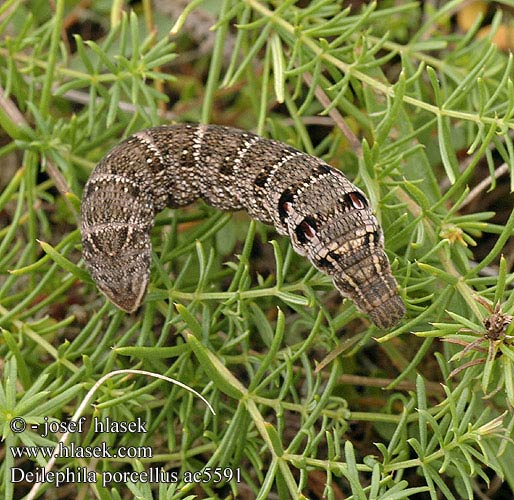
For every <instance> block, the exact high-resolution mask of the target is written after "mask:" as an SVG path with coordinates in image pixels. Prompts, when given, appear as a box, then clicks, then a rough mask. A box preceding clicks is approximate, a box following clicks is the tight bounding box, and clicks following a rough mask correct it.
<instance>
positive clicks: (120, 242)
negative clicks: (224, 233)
mask: <svg viewBox="0 0 514 500" xmlns="http://www.w3.org/2000/svg"><path fill="white" fill-rule="evenodd" d="M198 198H202V199H204V200H205V201H206V202H207V203H208V204H210V205H212V206H214V207H217V208H219V209H221V210H239V209H245V210H246V211H247V212H248V213H249V214H250V216H252V217H253V218H255V219H257V220H259V221H261V222H264V223H266V224H273V225H274V226H275V228H276V229H277V231H278V232H279V233H280V234H284V235H288V236H289V237H290V238H291V242H292V245H293V248H294V249H295V251H296V252H298V253H299V254H301V255H306V256H307V257H308V259H309V260H310V261H311V262H312V264H314V266H316V267H317V268H318V269H319V270H321V271H322V272H324V273H326V274H328V275H329V276H331V277H332V278H333V281H334V284H335V286H336V287H337V288H338V290H339V291H340V292H341V294H342V295H343V296H345V297H348V298H350V299H351V300H352V301H353V302H354V303H355V305H356V306H357V308H358V309H359V310H361V311H362V312H365V313H367V314H369V316H370V317H371V319H372V320H373V322H374V323H375V324H376V325H377V326H379V327H381V328H389V327H391V326H393V325H395V324H396V323H397V322H398V321H399V320H400V318H401V317H402V316H403V314H404V312H405V306H404V304H403V302H402V300H401V299H400V297H399V296H398V292H397V284H396V281H395V279H394V278H393V276H392V274H391V269H390V266H389V261H388V259H387V256H386V254H385V253H384V246H383V236H382V230H381V229H380V226H379V224H378V222H377V220H376V218H375V217H374V215H373V214H372V212H371V209H370V207H369V203H368V200H367V199H366V196H365V195H364V193H363V192H362V191H361V190H360V189H358V188H357V187H355V186H354V185H353V184H352V183H351V182H350V181H349V180H348V179H347V178H346V177H345V176H344V175H343V174H342V173H341V172H339V171H338V170H336V169H335V168H332V167H330V166H329V165H327V164H326V163H325V162H323V161H322V160H320V159H318V158H315V157H313V156H310V155H307V154H305V153H302V152H300V151H298V150H296V149H294V148H292V147H290V146H288V145H286V144H284V143H281V142H277V141H273V140H268V139H264V138H262V137H259V136H257V135H255V134H252V133H250V132H245V131H242V130H238V129H235V128H229V127H222V126H217V125H173V126H162V127H154V128H149V129H147V130H143V131H141V132H138V133H136V134H134V135H132V136H131V137H129V138H128V139H127V140H125V141H123V142H122V143H120V144H118V145H117V146H115V147H114V148H113V149H112V150H111V151H110V152H109V153H108V154H107V155H106V156H105V157H104V158H103V159H102V160H101V161H100V163H99V164H98V165H97V167H96V168H95V170H94V171H93V173H92V174H91V177H90V179H89V181H88V182H87V184H86V186H85V189H84V195H83V198H82V226H81V231H82V248H83V250H82V252H83V256H84V260H85V262H86V265H87V267H88V269H89V271H90V273H91V275H92V277H93V279H94V280H95V281H96V283H97V285H98V288H99V289H100V290H101V291H102V292H103V293H104V294H105V295H106V296H107V297H108V299H109V300H111V301H112V302H113V303H114V304H115V305H116V306H118V307H119V308H120V309H123V310H125V311H127V312H132V311H135V310H136V309H137V308H138V307H139V306H140V305H141V302H142V300H143V298H144V295H145V292H146V288H147V284H148V281H149V273H150V261H151V242H150V230H151V228H152V226H153V221H154V216H155V214H156V213H157V212H159V211H160V210H162V209H163V208H165V207H166V206H168V207H180V206H183V205H188V204H189V203H192V202H193V201H195V200H196V199H198Z"/></svg>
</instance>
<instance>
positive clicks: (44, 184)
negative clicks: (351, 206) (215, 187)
mask: <svg viewBox="0 0 514 500" xmlns="http://www.w3.org/2000/svg"><path fill="white" fill-rule="evenodd" d="M464 3H465V2H463V1H460V0H454V1H452V2H446V3H445V2H442V5H443V7H442V8H441V9H439V10H434V8H433V6H432V3H430V2H425V3H424V5H425V7H421V5H420V3H417V2H378V3H377V2H371V3H369V4H364V5H362V7H360V8H355V7H354V8H350V7H348V8H344V7H343V6H342V5H341V4H342V2H339V1H337V0H315V1H312V2H295V1H294V0H287V1H283V2H272V1H265V0H223V1H221V2H219V3H218V2H209V1H206V2H205V5H203V3H202V2H196V1H193V2H190V4H189V6H188V7H187V9H185V10H184V11H183V14H182V15H181V16H179V17H178V18H177V16H178V14H176V16H175V18H173V16H171V17H170V16H168V15H165V14H163V13H159V12H154V11H153V8H154V7H152V4H151V2H147V1H143V2H142V6H141V11H137V12H136V13H134V12H131V13H123V14H121V13H120V12H119V8H120V6H119V4H120V2H113V3H112V5H111V4H110V3H108V2H92V4H93V5H92V7H91V8H90V9H89V10H88V14H89V15H88V19H89V20H92V21H93V26H94V29H93V30H92V35H94V36H92V35H91V36H90V37H89V38H92V39H88V38H87V37H86V36H84V35H81V34H78V33H75V34H73V36H72V29H71V28H70V20H71V19H73V17H74V16H75V15H79V16H80V15H81V14H80V13H82V15H83V11H80V10H77V11H76V10H75V6H74V3H72V2H70V3H69V4H68V3H67V2H64V1H63V0H56V2H55V11H51V10H50V8H49V3H48V2H38V1H36V0H33V1H29V2H22V1H21V0H7V1H5V2H4V3H3V4H2V5H1V6H0V84H1V87H2V89H3V92H2V95H0V127H1V129H2V134H1V139H2V140H1V142H0V158H1V159H2V163H3V165H5V171H6V173H7V176H4V177H1V178H0V186H1V189H2V191H1V193H0V210H1V212H0V217H1V219H0V220H1V221H2V227H0V273H1V275H0V313H1V314H0V330H1V333H2V337H1V341H0V353H1V355H2V359H3V362H2V366H1V369H2V374H3V376H2V382H1V384H0V426H1V429H2V438H3V440H4V444H5V447H4V451H3V452H2V453H3V457H4V459H3V461H2V464H1V465H0V477H1V484H0V493H1V495H2V497H3V498H6V499H8V500H10V499H13V498H21V496H23V495H25V494H26V493H28V490H27V489H26V488H27V485H26V484H22V483H13V482H12V481H11V480H10V473H11V472H10V469H11V468H12V467H13V466H17V467H23V468H24V469H25V470H34V468H35V466H36V465H37V466H39V467H45V466H47V467H48V468H51V469H52V470H54V471H55V470H61V471H62V470H66V469H69V470H71V471H76V470H77V469H78V468H79V467H86V466H88V467H89V468H90V469H91V470H94V471H95V472H96V479H97V482H96V483H94V484H92V485H91V484H84V483H82V484H80V483H77V484H76V485H75V486H74V487H73V488H74V489H72V490H70V491H73V492H72V493H70V495H71V496H76V497H77V498H79V497H84V498H86V497H87V498H102V499H113V500H114V499H118V498H121V497H123V498H128V497H129V496H130V495H132V496H133V497H134V498H145V499H151V498H159V499H161V498H162V499H179V498H180V499H186V498H207V497H209V498H236V497H242V496H243V495H245V494H246V495H254V496H255V497H256V498H259V499H264V498H271V497H275V498H284V499H286V498H307V497H309V498H321V497H323V498H329V499H332V498H342V497H343V496H344V497H345V498H352V499H353V498H355V499H376V500H378V499H384V500H385V499H402V498H430V499H436V498H446V499H456V498H474V496H475V495H477V494H478V493H477V492H478V491H480V490H481V491H482V492H485V491H487V489H488V488H489V487H491V485H492V484H493V482H494V481H492V480H493V478H500V479H502V480H504V484H503V486H502V488H503V489H504V491H506V492H507V493H506V495H505V497H508V496H509V493H508V492H509V491H510V492H512V489H514V467H513V465H514V464H513V463H512V462H513V460H512V457H513V456H514V447H513V444H512V431H513V428H514V419H513V418H512V405H513V404H514V382H513V380H514V379H513V371H514V350H513V349H512V346H511V337H512V335H514V333H513V329H514V328H513V327H512V324H511V325H510V326H508V324H509V318H510V320H512V314H514V313H513V312H512V311H513V310H514V293H513V282H514V274H513V273H512V265H513V260H512V235H513V233H514V215H513V212H512V196H511V195H510V192H511V191H512V189H513V188H514V175H513V173H514V148H513V144H512V136H513V131H514V119H513V114H514V90H513V83H512V57H511V56H510V55H506V54H505V53H503V52H502V51H501V50H499V49H498V48H497V47H495V46H494V45H493V44H492V43H491V38H492V36H494V32H495V30H498V29H500V28H501V27H502V26H503V24H504V23H506V21H504V20H503V18H502V9H501V8H500V7H501V5H502V3H505V4H507V3H509V2H496V4H497V5H498V6H500V7H496V8H495V14H494V16H492V19H491V27H492V31H491V34H490V35H489V36H488V37H485V38H482V37H479V36H478V35H477V31H478V29H479V27H480V22H481V19H478V20H477V21H476V22H475V23H474V24H473V26H472V27H471V28H469V29H468V30H467V31H466V30H459V29H454V28H452V23H451V22H450V20H451V19H452V18H451V16H453V15H454V14H455V13H456V12H457V11H460V10H461V9H462V8H463V4H464ZM50 5H53V4H50ZM423 8H424V9H425V11H423ZM77 13H78V14H77ZM108 14H110V20H109V16H108ZM209 16H211V17H212V19H210V17H209ZM205 19H207V20H208V22H207V24H206V27H205V30H204V31H203V35H202V36H203V38H201V39H195V37H194V36H193V35H192V34H191V33H193V30H191V29H188V22H190V23H192V25H194V24H195V23H196V24H198V23H200V22H205ZM79 20H80V22H79V25H80V24H81V23H84V22H85V19H84V18H82V19H80V17H79ZM211 25H214V28H215V29H214V30H212V31H209V27H210V26H211ZM170 30H172V35H170V36H168V32H170ZM197 31H198V30H197ZM63 33H67V34H68V35H69V36H68V38H67V39H66V40H64V39H63ZM188 33H189V34H188ZM93 38H94V39H93ZM227 47H229V48H230V50H227ZM166 109H170V110H171V114H168V115H165V112H166ZM170 118H175V119H179V120H181V121H187V120H189V121H199V120H201V121H204V122H207V121H209V122H213V123H226V124H230V125H234V126H238V127H240V128H247V129H253V130H256V131H257V132H259V133H260V134H263V135H266V136H269V137H273V138H275V139H278V140H282V141H286V142H288V143H290V144H292V145H293V146H296V147H298V148H300V149H302V150H304V151H306V152H308V153H312V154H316V155H318V156H321V157H323V158H324V159H326V160H327V161H328V162H330V163H331V164H333V165H334V166H336V167H339V168H341V169H342V170H344V172H345V173H347V174H348V176H349V177H350V178H352V179H354V180H355V182H356V183H357V184H358V185H360V186H362V187H363V189H365V190H366V192H367V193H368V194H369V195H370V198H371V200H372V204H373V206H374V207H375V210H376V212H377V215H378V217H379V218H380V220H381V222H382V225H383V228H384V233H385V241H386V249H387V251H388V253H389V256H390V258H391V261H392V267H393V270H394V274H395V276H396V277H397V279H398V282H399V284H400V288H401V293H402V296H403V298H404V299H405V302H406V304H407V305H408V316H407V317H406V318H405V320H404V321H403V322H402V323H401V324H400V325H399V326H398V327H396V328H395V329H394V330H393V331H390V332H388V333H384V332H381V331H379V330H377V329H376V327H374V326H373V325H371V324H370V323H369V321H368V320H367V319H366V318H364V317H363V316H362V315H361V314H360V313H358V312H357V311H356V309H355V308H354V306H353V305H352V304H351V303H349V302H348V301H344V302H342V303H341V302H340V301H339V300H338V295H337V294H336V293H335V292H334V291H333V288H332V286H331V284H330V281H329V280H328V278H326V277H325V276H323V275H321V274H320V273H318V272H316V271H315V270H313V269H312V268H311V266H310V265H309V264H308V263H307V262H305V261H304V260H303V259H302V258H301V257H299V256H297V255H296V254H294V252H293V251H292V250H291V247H290V245H289V243H288V242H287V241H286V240H285V239H283V238H279V237H278V236H277V235H276V234H275V233H273V231H272V229H271V228H269V227H265V226H263V225H262V224H259V223H256V222H254V221H250V220H249V219H248V218H247V217H246V216H244V215H242V214H233V215H230V214H221V213H219V212H217V211H216V210H214V209H211V208H209V207H206V206H205V205H204V204H202V203H201V202H199V203H197V204H195V205H194V206H192V207H188V208H186V209H183V210H177V211H164V212H163V213H161V214H159V215H158V217H157V222H156V227H155V229H154V233H153V243H154V251H155V254H154V259H153V267H152V282H151V285H150V288H149V293H148V295H147V297H146V300H145V304H144V306H143V308H142V309H141V310H140V311H139V312H138V313H137V314H135V315H132V316H129V315H126V314H124V313H122V312H121V311H118V310H117V309H116V308H115V307H114V306H112V305H110V304H109V303H107V302H106V300H105V298H104V297H103V296H101V295H100V294H99V292H98V291H97V290H96V289H95V287H94V285H93V283H92V282H91V280H90V278H89V276H88V274H87V272H86V271H85V270H84V266H83V264H82V261H81V260H80V235H79V232H78V230H77V217H78V215H77V214H78V205H79V201H78V200H79V199H80V196H81V189H82V186H83V185H84V183H85V181H86V179H87V177H88V175H89V173H90V171H91V169H92V168H93V166H94V164H95V163H96V162H97V161H98V160H99V159H100V158H101V157H102V156H103V155H104V154H105V153H106V152H107V150H108V149H109V147H111V146H112V145H114V144H115V143H117V142H118V141H119V140H120V139H121V138H122V137H126V136H127V135H129V134H130V133H132V132H134V131H136V130H139V129H142V128H145V127H148V126H151V125H157V124H159V123H164V122H167V121H169V119H170ZM357 137H358V138H359V139H358V140H357ZM9 165H13V166H12V167H9ZM9 169H10V170H9ZM502 172H504V173H508V174H509V176H510V183H507V184H508V186H507V192H508V194H502V193H505V191H502V189H503V187H504V186H505V183H503V179H502V177H501V174H502ZM483 179H484V180H483ZM480 180H483V182H484V186H483V188H479V191H475V190H471V186H473V185H475V184H477V183H478V182H479V181H480ZM502 186H503V187H502ZM486 191H488V193H489V195H492V196H495V200H496V207H495V210H497V211H498V212H501V213H503V214H506V215H505V216H504V217H503V218H501V217H499V218H496V219H494V218H493V216H494V211H493V210H491V209H490V208H489V207H488V206H487V204H486V199H487V195H486ZM482 198H483V199H482ZM477 200H478V203H477ZM470 206H473V209H472V210H470ZM501 213H500V214H499V215H501ZM270 240H271V241H270ZM509 245H510V246H509ZM509 249H510V250H509ZM509 251H510V257H509V254H508V252H509ZM503 253H505V257H504V256H503ZM497 306H498V307H497ZM493 319H494V320H498V321H500V320H501V321H504V323H502V324H503V327H499V328H497V329H496V330H495V329H494V328H493V327H492V326H491V321H492V320H493ZM484 320H487V323H484ZM442 340H444V341H445V342H442ZM434 361H437V363H434ZM123 369H130V370H133V369H140V370H144V371H146V372H152V373H155V374H160V375H165V376H167V377H173V378H174V379H176V380H178V381H180V382H182V383H183V384H187V385H188V386H190V387H191V388H194V389H195V390H197V391H198V392H199V393H201V394H202V395H203V396H204V397H205V398H206V399H207V400H208V401H209V402H210V403H211V404H212V406H213V407H214V410H215V412H216V414H215V415H213V414H212V413H211V412H210V411H209V409H208V407H207V406H206V405H205V403H204V402H203V401H202V400H201V399H200V398H197V397H196V396H194V395H193V394H192V393H191V392H188V391H186V390H184V388H183V387H181V386H179V385H170V384H169V382H166V381H164V380H162V379H155V380H154V379H153V378H150V377H148V376H146V375H143V374H141V373H140V374H138V375H135V374H133V373H131V378H129V377H128V376H127V377H120V376H119V375H115V376H112V377H111V378H106V379H105V380H102V383H101V384H99V386H98V387H95V391H94V394H93V396H92V397H93V402H94V406H92V407H91V405H90V402H89V399H88V398H89V396H87V393H88V390H89V389H91V388H92V387H93V386H94V384H95V383H96V382H97V381H98V380H99V379H101V378H102V377H103V376H105V375H107V374H111V373H112V372H114V371H116V370H123ZM82 415H83V416H85V417H87V420H88V422H90V421H91V420H92V419H93V418H94V417H99V418H102V419H105V418H106V417H110V418H111V419H112V420H114V421H127V422H131V421H136V419H137V418H140V419H141V420H144V421H145V422H147V426H148V432H146V433H133V432H129V433H113V434H109V433H105V432H97V433H95V432H94V430H93V427H89V425H88V426H87V427H86V429H85V431H84V433H81V434H79V433H72V434H70V435H69V436H67V437H66V439H67V442H68V444H70V443H71V442H72V443H74V444H75V445H77V446H84V447H86V446H90V447H95V446H100V445H101V443H107V445H109V446H111V447H112V449H113V450H119V449H120V447H123V446H125V447H129V446H132V447H151V450H152V452H153V455H152V456H148V455H147V456H141V457H139V458H137V459H135V458H130V459H129V458H124V457H102V458H100V459H95V460H92V459H88V458H80V457H69V458H65V457H60V458H58V459H57V460H56V461H55V463H54V462H53V461H49V459H48V458H46V457H44V456H42V455H39V456H38V457H37V459H35V458H34V459H30V460H29V459H28V458H23V459H16V460H15V459H14V456H13V454H12V452H11V448H10V447H12V446H54V445H55V444H56V443H57V441H58V439H59V436H57V435H56V434H55V433H51V434H49V435H48V436H45V437H42V436H41V435H40V433H38V432H36V430H34V429H32V428H31V427H30V425H31V424H42V423H43V422H44V419H45V417H48V419H49V420H50V421H53V420H56V421H64V420H66V419H68V418H70V417H72V416H73V419H74V420H77V419H78V418H80V417H81V416H82ZM15 417H22V418H23V419H24V420H25V421H26V422H27V430H26V431H24V432H21V433H15V432H13V430H12V429H11V428H10V423H11V422H12V419H13V418H15ZM40 429H42V427H40ZM140 449H142V448H140ZM161 466H163V467H164V469H165V470H167V471H175V472H177V473H179V474H180V477H181V478H182V477H183V474H184V473H185V472H189V471H198V470H203V471H204V472H205V471H206V470H208V468H211V469H210V470H215V469H216V468H221V469H222V470H223V471H228V470H229V468H230V469H232V471H234V472H236V469H238V472H239V473H240V482H238V481H236V480H235V478H234V477H227V476H225V479H224V480H223V481H221V482H213V481H206V482H203V483H198V482H197V483H192V482H187V481H185V480H179V481H178V482H177V483H173V482H171V483H165V482H161V483H145V482H142V481H136V482H134V481H131V480H130V478H127V477H126V476H124V477H122V476H120V477H121V479H120V480H119V481H116V482H111V483H109V484H105V485H103V484H102V478H103V477H105V475H106V474H107V473H115V472H116V473H119V474H121V473H123V472H125V473H126V472H127V471H129V472H141V471H144V470H147V469H149V468H150V467H161ZM229 472H230V471H229ZM227 474H228V473H227ZM29 486H32V485H29ZM68 487H69V486H68ZM249 492H251V493H249ZM481 494H482V493H481ZM488 494H491V495H492V494H493V492H492V491H488ZM511 494H512V493H511ZM36 495H39V496H40V497H41V498H43V497H44V498H56V497H57V496H58V495H59V493H58V492H56V490H55V487H54V485H53V484H51V483H45V484H43V485H41V489H40V490H39V491H38V492H37V493H36ZM491 498H492V497H491Z"/></svg>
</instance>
